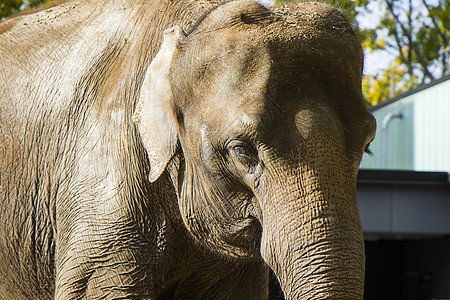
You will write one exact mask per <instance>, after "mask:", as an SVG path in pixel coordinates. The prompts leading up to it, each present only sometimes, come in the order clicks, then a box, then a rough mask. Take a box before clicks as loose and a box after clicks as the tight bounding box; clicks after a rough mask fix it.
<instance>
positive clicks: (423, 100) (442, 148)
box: [361, 80, 450, 173]
mask: <svg viewBox="0 0 450 300" xmlns="http://www.w3.org/2000/svg"><path fill="white" fill-rule="evenodd" d="M396 111H401V112H402V114H403V118H402V119H398V118H394V119H392V120H391V121H390V122H389V125H388V129H387V139H386V141H387V156H386V161H387V169H400V170H416V171H446V172H449V173H450V80H447V81H444V82H442V83H439V84H437V85H434V86H431V87H429V88H427V89H424V90H421V91H419V92H417V93H413V94H411V95H408V96H406V97H405V98H403V99H400V100H398V101H395V102H393V103H391V104H389V105H386V106H384V107H381V108H379V109H377V110H376V111H374V112H373V114H374V116H375V118H376V119H377V136H376V138H375V140H374V141H373V142H372V144H371V150H372V152H373V153H374V156H373V157H370V156H368V155H366V154H365V155H364V157H363V160H362V162H361V168H365V169H380V168H381V161H382V159H383V158H382V157H383V154H382V149H381V140H382V135H383V133H382V130H381V124H382V122H383V119H384V118H385V117H386V116H387V115H388V114H389V113H391V112H396Z"/></svg>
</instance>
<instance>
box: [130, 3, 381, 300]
mask: <svg viewBox="0 0 450 300" xmlns="http://www.w3.org/2000/svg"><path fill="white" fill-rule="evenodd" d="M362 60H363V58H362V52H361V47H360V45H359V43H358V41H357V40H356V38H355V35H354V33H353V31H352V29H351V27H350V26H349V25H348V23H347V22H346V21H345V17H344V16H343V15H342V14H341V13H340V12H339V11H338V10H336V9H334V8H331V7H329V6H327V5H325V4H320V3H300V4H295V5H289V6H283V7H279V8H272V9H267V8H265V7H263V6H261V5H259V4H257V3H254V2H250V1H239V2H228V3H226V4H223V5H221V6H219V7H217V8H216V9H214V10H213V11H211V12H210V13H209V14H208V15H206V16H205V17H204V18H202V19H201V21H199V22H197V23H196V24H195V26H193V28H191V29H189V30H188V32H187V33H185V32H184V31H183V30H181V29H180V28H179V27H174V28H171V29H168V30H166V31H165V34H164V42H163V44H162V46H161V49H160V51H159V52H158V54H157V55H156V57H155V58H154V59H153V61H152V63H151V65H150V67H149V68H148V70H147V73H146V75H145V79H144V83H143V85H142V88H141V96H140V100H139V103H138V106H137V108H136V112H135V115H134V117H133V120H134V121H135V123H136V124H137V125H138V128H139V131H140V134H141V137H142V140H143V144H144V146H145V148H146V149H147V152H148V157H149V160H150V166H151V170H150V174H149V180H150V181H155V180H156V179H158V177H159V176H160V175H161V174H162V172H163V171H164V170H165V169H168V170H169V173H170V175H171V178H172V181H173V183H174V186H175V188H176V190H177V194H178V202H179V209H180V212H181V215H182V218H183V221H184V223H185V225H186V227H187V228H188V230H189V231H190V232H191V233H192V235H193V236H195V237H196V239H197V240H199V241H200V242H201V243H203V244H204V245H206V246H207V247H209V248H210V249H212V250H213V251H217V252H220V253H223V254H225V255H228V256H233V257H245V258H255V259H258V258H260V257H262V258H263V259H264V261H265V262H266V263H267V264H268V265H269V266H270V267H271V268H272V269H273V270H274V272H275V273H276V275H277V276H278V278H279V281H280V283H281V286H282V289H283V291H284V293H285V295H286V297H287V298H289V299H305V298H322V297H330V298H333V299H334V298H336V299H337V298H345V299H350V298H362V293H363V282H364V264H365V259H364V244H363V237H362V231H361V225H360V220H359V215H358V210H357V204H356V176H357V171H358V166H359V163H360V160H361V156H362V153H363V152H364V150H365V148H366V147H367V145H368V143H369V142H370V141H371V140H372V139H373V136H374V131H375V121H374V118H373V117H372V116H371V114H370V113H369V112H368V111H367V110H366V108H365V106H364V104H363V101H362V94H361V70H362Z"/></svg>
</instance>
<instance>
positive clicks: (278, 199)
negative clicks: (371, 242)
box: [261, 181, 365, 299]
mask: <svg viewBox="0 0 450 300" xmlns="http://www.w3.org/2000/svg"><path fill="white" fill-rule="evenodd" d="M284 182H285V181H284ZM283 186H284V188H283V189H280V190H281V191H282V192H281V193H277V195H276V196H274V195H273V194H272V196H274V197H275V198H272V197H271V196H270V194H269V198H267V199H266V201H265V203H263V207H262V210H263V220H264V222H263V235H262V241H261V255H262V257H263V258H264V260H265V261H266V262H267V263H268V264H269V266H270V267H271V268H272V269H273V270H274V272H275V274H276V275H277V277H278V279H279V281H280V284H281V287H282V289H283V292H284V293H285V297H286V299H322V298H330V299H362V298H363V287H364V265H365V257H364V242H363V237H362V230H361V225H360V221H359V215H358V211H357V206H356V197H355V196H354V195H351V194H352V193H350V194H349V193H345V192H344V191H342V190H341V191H339V190H338V191H337V192H336V189H335V187H336V186H335V185H332V187H326V186H322V185H321V184H320V183H319V182H314V184H313V185H311V182H310V183H309V185H308V186H310V187H311V189H310V190H305V189H302V188H301V186H300V185H299V184H291V185H283ZM286 186H291V188H287V189H286ZM294 186H297V190H295V188H292V187H294ZM343 195H347V197H343ZM274 203H276V205H273V204H274Z"/></svg>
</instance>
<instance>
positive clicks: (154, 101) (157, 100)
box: [133, 26, 184, 182]
mask: <svg viewBox="0 0 450 300" xmlns="http://www.w3.org/2000/svg"><path fill="white" fill-rule="evenodd" d="M183 37H184V33H183V31H182V30H181V28H180V27H178V26H175V27H172V28H169V29H167V30H165V31H164V41H163V44H162V46H161V49H160V50H159V52H158V53H157V55H156V56H155V58H154V59H153V61H152V62H151V64H150V66H149V68H148V69H147V72H146V74H145V78H144V82H143V84H142V87H141V94H140V97H139V102H138V104H137V106H136V110H135V112H134V115H133V122H135V123H136V125H137V126H138V129H139V133H140V135H141V138H142V142H143V144H144V147H145V148H146V150H147V153H148V157H149V160H150V173H149V176H148V178H149V180H150V182H154V181H155V180H156V179H158V178H159V176H161V174H162V172H163V171H164V169H165V168H166V166H167V163H168V162H169V160H170V159H171V158H172V156H173V155H174V154H175V150H176V145H177V142H178V126H177V121H176V117H175V113H174V108H173V99H172V90H171V87H170V82H169V77H168V74H169V68H170V65H171V63H172V60H173V57H174V56H175V54H176V52H177V49H178V46H179V43H180V40H181V38H183Z"/></svg>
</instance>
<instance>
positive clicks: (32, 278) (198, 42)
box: [0, 0, 376, 299]
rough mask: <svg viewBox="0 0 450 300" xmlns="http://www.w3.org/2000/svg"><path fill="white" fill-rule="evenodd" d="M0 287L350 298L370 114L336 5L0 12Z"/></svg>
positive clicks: (48, 295)
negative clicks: (275, 286) (271, 284)
mask: <svg viewBox="0 0 450 300" xmlns="http://www.w3.org/2000/svg"><path fill="white" fill-rule="evenodd" d="M0 53H1V55H0V87H1V88H0V101H1V106H0V108H1V109H0V144H1V146H0V154H1V159H0V165H1V173H0V181H1V185H0V193H1V200H0V201H1V202H0V298H2V299H52V298H53V299H267V297H268V281H269V269H272V270H273V272H274V274H275V275H276V277H277V279H278V280H279V283H280V285H281V288H282V290H283V293H284V296H285V298H286V299H319V298H320V299H321V298H330V299H361V298H362V297H363V289H364V266H365V256H364V243H363V235H362V229H361V224H360V219H359V214H358V208H357V202H356V178H357V172H358V166H359V163H360V160H361V157H362V154H363V153H364V151H365V150H366V149H367V147H368V145H369V143H370V142H371V140H372V139H373V138H374V134H375V127H376V126H375V120H374V118H373V116H372V115H371V114H370V113H369V112H368V110H367V109H366V107H365V105H364V103H363V95H362V92H361V76H362V65H363V54H362V50H361V46H360V44H359V42H358V40H357V38H356V36H355V33H354V32H353V30H352V27H351V25H350V24H349V23H348V22H347V20H346V17H345V15H344V14H343V13H342V12H340V11H339V10H338V9H336V8H333V7H332V6H329V5H327V4H324V3H320V2H300V3H295V4H286V5H275V6H271V7H266V6H264V5H261V4H258V3H257V2H253V1H249V0H243V1H215V0H199V1H193V0H161V1H145V0H128V1H123V0H96V1H76V0H69V1H65V2H62V3H58V4H56V5H55V6H50V7H47V8H45V9H43V10H40V11H35V12H30V13H24V14H21V15H19V16H16V17H13V18H10V19H8V20H6V21H5V22H3V23H2V24H0Z"/></svg>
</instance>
